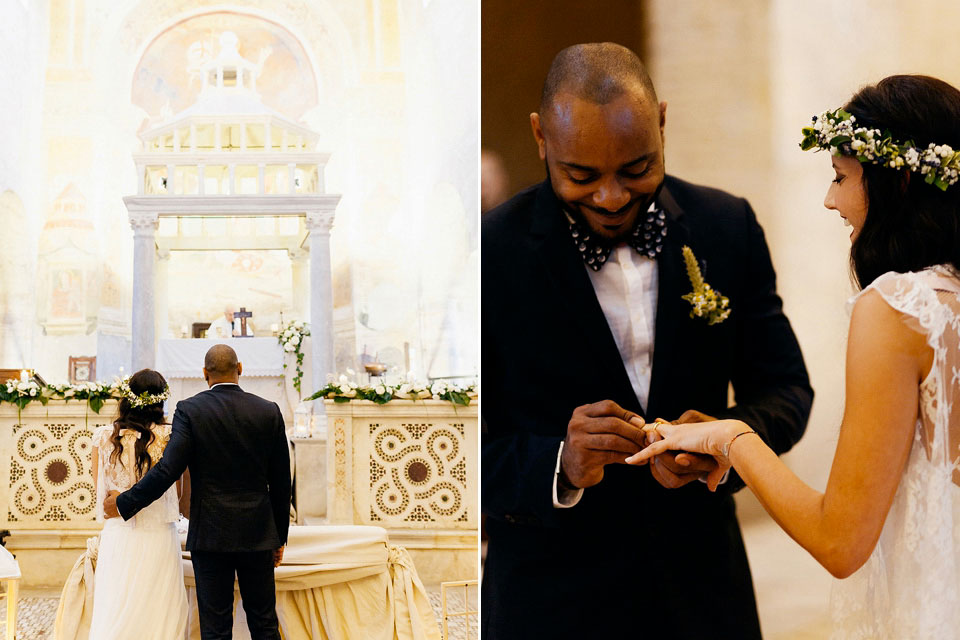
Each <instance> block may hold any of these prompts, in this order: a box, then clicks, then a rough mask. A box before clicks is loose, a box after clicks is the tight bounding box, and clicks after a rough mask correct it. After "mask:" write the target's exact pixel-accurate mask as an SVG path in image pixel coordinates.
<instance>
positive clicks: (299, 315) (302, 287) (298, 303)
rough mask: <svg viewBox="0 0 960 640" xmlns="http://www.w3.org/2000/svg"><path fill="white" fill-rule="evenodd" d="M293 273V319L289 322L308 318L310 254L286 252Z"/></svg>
mask: <svg viewBox="0 0 960 640" xmlns="http://www.w3.org/2000/svg"><path fill="white" fill-rule="evenodd" d="M287 253H288V255H289V256H290V268H291V271H292V272H293V283H292V284H293V317H292V318H290V319H291V320H306V319H307V318H309V317H310V308H309V307H310V252H309V251H304V250H303V249H296V250H293V251H288V252H287Z"/></svg>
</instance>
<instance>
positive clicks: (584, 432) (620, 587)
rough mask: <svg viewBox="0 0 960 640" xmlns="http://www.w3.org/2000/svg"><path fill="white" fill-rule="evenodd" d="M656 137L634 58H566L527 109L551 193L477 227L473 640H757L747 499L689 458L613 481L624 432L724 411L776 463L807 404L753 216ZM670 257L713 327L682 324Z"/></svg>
mask: <svg viewBox="0 0 960 640" xmlns="http://www.w3.org/2000/svg"><path fill="white" fill-rule="evenodd" d="M665 121H666V103H659V102H658V100H657V97H656V93H655V91H654V87H653V85H652V83H651V81H650V78H649V76H648V75H647V73H646V71H645V70H644V67H643V65H642V63H641V62H640V60H639V59H638V58H637V56H636V55H635V54H633V53H632V52H631V51H629V50H627V49H625V48H623V47H620V46H619V45H613V44H590V45H577V46H574V47H570V48H568V49H565V50H564V51H561V52H560V53H559V54H558V55H557V57H556V58H555V59H554V62H553V64H552V65H551V68H550V71H549V73H548V76H547V80H546V83H545V85H544V90H543V95H542V100H541V104H540V110H539V113H534V114H531V124H532V128H533V133H534V137H535V139H536V142H537V145H538V147H539V151H540V157H541V158H542V159H543V160H544V161H545V163H546V166H547V172H548V178H547V180H546V181H544V182H543V183H541V184H540V185H537V186H535V187H532V188H530V189H527V190H526V191H523V192H521V193H519V194H517V195H516V196H515V197H514V198H513V199H512V200H510V201H508V202H507V203H505V204H503V205H502V206H500V207H499V208H497V209H495V210H494V211H492V212H491V213H489V214H487V216H486V218H485V220H484V222H483V236H482V247H483V260H482V300H483V304H482V307H481V309H482V311H481V313H482V324H481V326H482V329H481V331H482V343H481V344H482V363H483V364H482V366H483V385H484V401H483V421H484V432H483V436H482V472H481V474H482V493H481V496H482V504H483V512H484V514H485V515H486V528H487V533H488V536H489V547H488V554H487V559H486V564H485V568H484V574H483V586H482V598H483V600H482V601H483V607H482V610H483V622H482V629H483V634H484V637H485V638H487V639H496V640H503V639H508V638H518V639H519V638H628V637H630V638H691V639H693V638H696V639H699V638H737V639H744V638H759V637H760V628H759V622H758V619H757V613H756V605H755V601H754V594H753V586H752V583H751V579H750V570H749V567H748V565H747V558H746V554H745V551H744V546H743V540H742V538H741V535H740V530H739V527H738V525H737V521H736V517H735V512H734V502H733V498H732V495H731V494H732V493H733V492H734V491H735V490H737V489H738V488H740V487H742V482H741V481H740V480H739V479H738V478H736V477H735V476H733V475H731V477H729V478H728V479H726V481H725V482H724V484H722V485H721V487H720V489H719V490H718V491H717V492H716V493H711V492H710V491H708V489H707V487H706V485H705V484H704V483H702V482H698V481H697V480H699V479H702V478H703V476H704V475H705V474H706V473H708V472H709V471H710V470H712V469H713V468H714V466H715V463H714V462H713V459H712V458H709V459H707V458H701V457H698V456H691V455H688V454H679V455H675V454H670V453H668V454H664V455H662V456H660V457H659V458H657V459H655V460H654V461H653V462H652V463H651V464H650V469H649V471H647V470H644V469H642V468H633V467H629V466H625V465H623V464H620V463H622V462H623V460H624V458H626V457H627V456H628V455H630V454H631V453H632V452H634V451H637V450H638V449H640V448H641V447H642V446H643V444H644V440H643V435H642V433H640V430H639V429H637V428H636V427H635V426H633V425H631V424H630V419H631V418H632V417H634V416H635V415H639V416H641V417H642V418H644V419H646V420H648V421H652V420H653V419H654V418H658V417H662V418H665V419H669V420H679V421H682V422H691V421H698V420H703V419H707V418H708V417H709V416H714V417H733V416H735V417H737V418H740V419H742V420H744V421H745V422H747V423H748V424H749V425H750V426H751V427H753V428H754V429H756V431H757V432H758V433H759V434H760V435H761V437H762V438H763V439H764V440H765V441H766V442H767V443H768V444H770V445H771V446H772V447H773V448H774V450H776V451H777V452H783V451H786V450H788V449H789V448H790V447H791V446H792V445H793V444H794V443H795V442H796V441H797V440H798V439H799V438H800V436H801V435H802V434H803V431H804V428H805V426H806V421H807V418H808V416H809V412H810V406H811V402H812V398H813V392H812V390H811V388H810V385H809V381H808V378H807V372H806V369H805V367H804V363H803V358H802V356H801V353H800V349H799V346H798V344H797V341H796V338H795V337H794V334H793V331H792V330H791V328H790V324H789V322H788V321H787V318H786V317H785V316H784V314H783V312H782V309H781V301H780V298H779V297H778V296H777V293H776V284H775V275H774V271H773V267H772V264H771V260H770V255H769V251H768V249H767V245H766V242H765V240H764V236H763V231H762V230H761V228H760V226H759V224H758V223H757V219H756V216H755V215H754V213H753V211H752V209H751V208H750V205H749V204H748V203H747V202H746V201H745V200H743V199H742V198H737V197H734V196H732V195H729V194H726V193H724V192H722V191H718V190H715V189H710V188H706V187H701V186H696V185H693V184H690V183H688V182H684V181H682V180H680V179H678V178H674V177H672V176H668V175H666V174H665V171H664V153H663V145H664V124H665ZM744 142H745V144H749V142H750V141H749V140H746V141H744ZM702 144H703V146H702V152H703V153H709V154H711V155H713V156H715V157H716V158H717V161H720V160H721V158H722V150H721V149H717V148H715V146H714V145H713V143H712V142H711V141H710V140H703V141H702ZM684 246H689V247H690V248H691V249H692V251H693V255H694V257H695V259H696V262H697V263H698V266H699V268H700V270H701V272H702V275H703V277H704V278H705V280H706V281H707V282H708V283H709V284H710V285H712V286H713V287H714V288H715V289H716V290H718V291H720V292H721V293H722V294H723V295H725V296H727V297H728V298H729V309H730V311H731V313H730V315H729V317H727V318H725V319H723V320H722V321H719V322H714V323H712V324H711V323H708V320H710V319H714V320H719V319H720V316H719V315H718V314H717V312H716V311H715V312H713V313H712V314H708V315H707V317H697V316H694V317H691V312H692V311H693V307H692V305H691V303H690V302H688V301H686V300H684V299H683V298H682V296H684V295H685V294H687V293H689V292H691V290H692V289H693V285H692V283H691V280H690V278H689V277H688V273H687V270H686V267H685V263H684V258H683V253H682V251H681V250H682V248H683V247H684ZM730 383H732V385H733V389H734V391H735V396H736V404H735V405H734V406H732V407H729V408H728V387H729V385H730Z"/></svg>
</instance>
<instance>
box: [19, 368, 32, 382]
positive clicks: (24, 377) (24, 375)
mask: <svg viewBox="0 0 960 640" xmlns="http://www.w3.org/2000/svg"><path fill="white" fill-rule="evenodd" d="M29 379H30V374H29V372H27V370H26V369H21V370H20V382H26V381H27V380H29Z"/></svg>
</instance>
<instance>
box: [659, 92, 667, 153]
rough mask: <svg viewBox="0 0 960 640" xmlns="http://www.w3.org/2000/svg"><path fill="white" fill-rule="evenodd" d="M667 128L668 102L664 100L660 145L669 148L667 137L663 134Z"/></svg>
mask: <svg viewBox="0 0 960 640" xmlns="http://www.w3.org/2000/svg"><path fill="white" fill-rule="evenodd" d="M666 126H667V101H666V100H664V101H663V102H661V103H660V144H661V145H663V146H664V147H666V146H667V139H666V136H664V134H663V130H664V128H665V127H666Z"/></svg>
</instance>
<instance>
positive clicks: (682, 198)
mask: <svg viewBox="0 0 960 640" xmlns="http://www.w3.org/2000/svg"><path fill="white" fill-rule="evenodd" d="M663 186H664V188H665V189H666V190H667V191H668V192H669V194H670V195H671V196H673V199H674V200H676V202H677V204H678V205H679V206H680V208H681V209H683V211H684V212H685V213H688V214H693V215H697V214H699V213H709V214H710V215H721V216H724V217H727V218H730V219H731V220H732V219H735V218H742V217H743V216H744V214H745V213H746V212H747V211H749V210H750V205H749V203H748V202H747V200H746V198H741V197H740V196H735V195H733V194H732V193H728V192H726V191H723V190H722V189H717V188H715V187H707V186H704V185H700V184H694V183H692V182H687V181H686V180H682V179H680V178H678V177H676V176H672V175H668V176H666V178H664V180H663Z"/></svg>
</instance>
